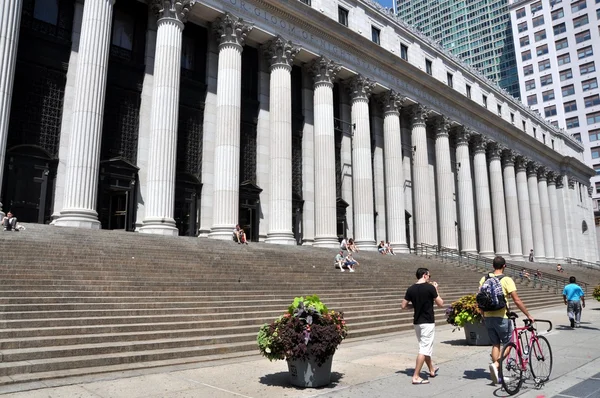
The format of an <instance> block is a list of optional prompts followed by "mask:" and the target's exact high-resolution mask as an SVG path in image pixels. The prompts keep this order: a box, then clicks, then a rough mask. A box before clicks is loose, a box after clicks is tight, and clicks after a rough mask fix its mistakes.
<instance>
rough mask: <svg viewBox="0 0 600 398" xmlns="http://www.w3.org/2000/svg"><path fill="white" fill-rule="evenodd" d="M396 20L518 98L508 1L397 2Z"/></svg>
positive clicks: (410, 0)
mask: <svg viewBox="0 0 600 398" xmlns="http://www.w3.org/2000/svg"><path fill="white" fill-rule="evenodd" d="M398 16H399V17H400V18H402V19H403V20H404V21H405V22H406V23H408V24H410V25H412V26H414V27H416V28H417V29H419V30H420V31H421V32H423V33H424V34H426V35H427V36H429V37H431V38H432V39H434V40H436V41H438V42H439V43H440V44H441V45H442V46H443V47H444V48H446V49H448V50H449V51H450V52H451V53H452V54H454V55H455V56H458V57H460V58H462V59H463V60H464V61H465V62H466V63H467V64H469V65H471V66H474V67H475V68H477V69H479V70H480V71H481V72H482V73H483V74H484V75H485V76H486V77H487V78H489V79H490V80H492V81H495V82H496V83H497V84H498V85H499V86H500V87H502V88H504V89H505V90H507V91H508V92H509V93H510V94H512V95H513V96H514V97H516V98H520V97H521V96H520V91H519V77H518V73H517V63H516V60H515V48H514V44H513V35H512V30H511V25H510V12H509V10H508V0H399V1H398Z"/></svg>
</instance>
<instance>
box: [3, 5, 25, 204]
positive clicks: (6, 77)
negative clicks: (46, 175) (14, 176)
mask: <svg viewBox="0 0 600 398" xmlns="http://www.w3.org/2000/svg"><path fill="white" fill-rule="evenodd" d="M22 7H23V1H22V0H12V1H7V2H5V3H4V4H3V5H2V7H0V200H1V199H2V195H1V194H2V179H3V176H4V159H5V153H6V140H7V138H8V124H9V121H10V105H11V102H12V90H13V83H14V80H15V65H16V63H17V48H18V46H19V26H20V24H21V8H22ZM0 212H2V204H1V203H0ZM2 214H4V213H2ZM17 215H18V214H17Z"/></svg>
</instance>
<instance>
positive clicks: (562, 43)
mask: <svg viewBox="0 0 600 398" xmlns="http://www.w3.org/2000/svg"><path fill="white" fill-rule="evenodd" d="M554 45H555V46H556V51H558V50H562V49H563V48H568V47H569V42H568V41H567V39H566V38H564V39H560V40H557V41H556V42H555V43H554Z"/></svg>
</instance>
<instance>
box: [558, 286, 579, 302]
mask: <svg viewBox="0 0 600 398" xmlns="http://www.w3.org/2000/svg"><path fill="white" fill-rule="evenodd" d="M563 296H567V300H568V301H577V300H579V299H580V298H581V297H582V296H584V294H583V290H582V289H581V287H579V285H577V284H575V283H569V284H568V285H567V286H565V288H564V289H563Z"/></svg>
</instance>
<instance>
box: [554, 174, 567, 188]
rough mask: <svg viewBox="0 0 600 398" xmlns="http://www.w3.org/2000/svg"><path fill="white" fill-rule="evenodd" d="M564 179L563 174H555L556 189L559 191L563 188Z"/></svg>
mask: <svg viewBox="0 0 600 398" xmlns="http://www.w3.org/2000/svg"><path fill="white" fill-rule="evenodd" d="M564 178H565V176H564V174H557V176H556V188H557V189H561V188H564V187H565V184H564Z"/></svg>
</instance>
